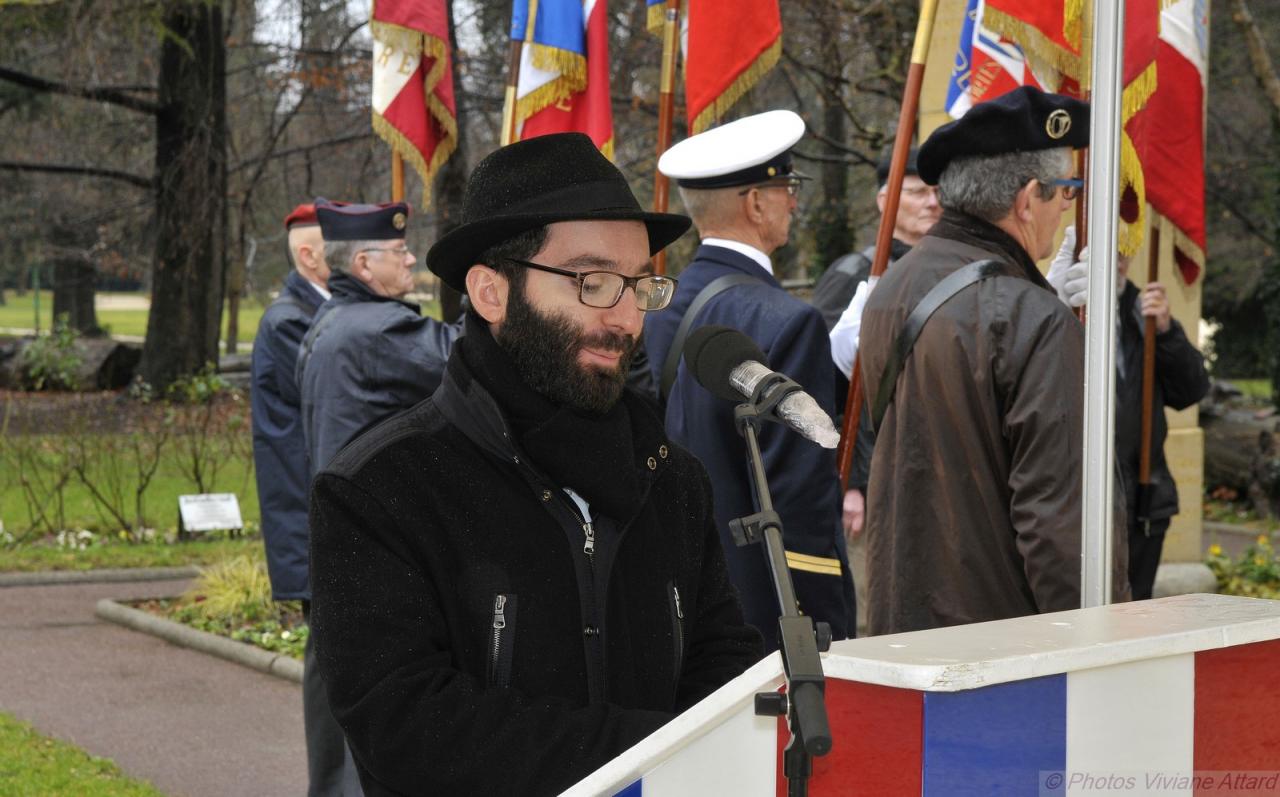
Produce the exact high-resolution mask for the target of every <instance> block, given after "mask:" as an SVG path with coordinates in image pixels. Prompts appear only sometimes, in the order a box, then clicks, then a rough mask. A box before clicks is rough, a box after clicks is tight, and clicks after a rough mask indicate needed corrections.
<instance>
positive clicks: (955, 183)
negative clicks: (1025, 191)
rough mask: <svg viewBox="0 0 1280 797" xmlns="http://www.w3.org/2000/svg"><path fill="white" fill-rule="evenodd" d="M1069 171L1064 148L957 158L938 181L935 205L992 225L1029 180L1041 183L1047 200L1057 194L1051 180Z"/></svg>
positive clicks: (1007, 209)
mask: <svg viewBox="0 0 1280 797" xmlns="http://www.w3.org/2000/svg"><path fill="white" fill-rule="evenodd" d="M1070 168H1071V150H1070V149H1068V148H1066V147H1057V148H1055V149H1041V150H1034V151H1032V152H1008V153H1005V154H1003V155H985V156H984V155H973V156H969V157H964V158H956V159H955V160H953V161H951V163H949V164H948V165H947V168H946V169H945V170H944V171H943V172H942V177H941V179H939V180H938V203H939V204H941V205H942V207H943V208H944V209H946V210H958V211H960V212H961V213H967V214H969V215H970V216H977V217H978V218H980V219H983V220H984V221H989V222H993V223H994V222H996V221H999V220H1000V219H1002V218H1004V217H1005V216H1007V215H1008V214H1009V211H1011V210H1012V209H1013V202H1014V199H1015V198H1016V197H1017V196H1018V192H1019V191H1021V190H1022V187H1023V186H1025V185H1026V184H1027V181H1028V180H1037V181H1038V182H1039V183H1040V187H1039V192H1040V198H1041V199H1043V200H1045V201H1048V200H1049V199H1052V198H1053V195H1054V192H1056V191H1057V188H1056V187H1055V186H1054V185H1053V184H1052V183H1051V181H1052V180H1056V179H1058V178H1060V177H1062V174H1063V173H1064V172H1066V171H1067V170H1068V169H1070Z"/></svg>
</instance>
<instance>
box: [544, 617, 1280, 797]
mask: <svg viewBox="0 0 1280 797" xmlns="http://www.w3.org/2000/svg"><path fill="white" fill-rule="evenodd" d="M823 667H824V669H825V671H826V675H827V691H826V703H827V709H828V712H829V715H830V720H831V730H832V734H833V737H834V745H833V748H832V751H831V753H830V754H829V755H827V756H825V757H822V758H817V759H814V775H813V778H812V779H811V780H810V787H809V789H810V792H809V793H810V794H812V795H815V797H822V796H823V795H853V794H859V795H876V796H877V797H881V796H884V797H888V796H890V795H917V796H918V795H922V794H923V795H946V796H947V797H951V796H952V795H974V796H975V797H978V796H979V795H981V796H982V797H987V796H988V795H1005V794H1007V795H1071V794H1126V795H1128V794H1162V795H1164V794H1168V795H1173V794H1186V795H1192V794H1216V793H1222V794H1228V793H1230V794H1280V601H1268V600H1258V599H1253V598H1238V597H1231V596H1225V595H1180V596H1175V597H1171V598H1161V599H1158V600H1150V601H1139V602H1135V603H1123V604H1115V605H1112V606H1103V607H1098V608H1092V609H1078V610H1074V611H1066V612H1057V613H1053V614H1042V615H1034V616H1030V617H1019V618H1015V619H1011V620H1000V621H996V622H989V623H975V624H972V625H964V626H954V627H951V628H940V629H935V630H931V631H917V632H912V633H906V634H893V635H887V636H879V637H869V638H866V639H856V640H846V641H843V642H836V643H834V644H833V645H832V646H831V650H830V652H828V653H826V654H823ZM783 684H784V678H783V673H782V662H781V659H780V657H779V655H778V654H777V653H774V654H771V655H770V656H768V657H766V658H765V659H763V660H761V661H760V662H758V663H757V664H756V665H755V666H753V667H752V668H751V669H749V670H747V672H745V673H743V674H742V675H741V676H739V677H738V678H736V679H734V680H733V681H730V682H729V683H727V684H725V685H724V686H723V687H721V688H720V689H719V690H717V691H716V692H715V693H713V694H712V695H710V696H709V697H707V698H706V699H705V700H703V701H702V702H700V703H699V704H698V705H696V706H694V707H693V708H691V709H689V710H688V711H686V712H685V713H683V714H681V715H680V716H679V717H676V718H675V719H674V720H672V721H671V722H670V723H668V724H667V725H665V726H664V727H662V728H660V729H659V730H658V731H656V732H655V733H653V734H652V735H650V736H649V737H648V738H646V739H645V740H643V741H642V742H640V743H639V744H637V745H636V746H634V747H632V748H631V749H630V750H628V751H626V752H625V753H623V754H622V755H620V756H618V757H617V758H615V759H614V760H613V761H611V762H609V763H608V764H606V765H605V766H603V767H601V768H600V769H598V770H596V771H595V772H594V773H592V774H591V775H589V776H588V777H586V778H584V779H583V780H582V781H580V782H579V783H578V784H577V785H575V786H574V787H573V788H571V789H569V790H568V791H566V792H564V794H565V795H566V796H567V797H588V795H593V796H594V795H619V796H623V797H640V796H641V795H643V797H659V796H661V797H694V796H695V795H697V797H707V796H708V795H734V796H735V797H756V796H759V797H765V795H768V796H769V797H774V795H784V794H785V793H786V784H785V782H784V780H783V777H782V759H781V752H782V748H783V746H785V744H786V742H787V736H788V735H787V729H786V727H785V719H782V720H780V719H778V718H774V717H757V716H756V715H755V713H754V708H753V702H754V695H755V694H756V693H757V692H762V691H769V690H777V689H780V688H783Z"/></svg>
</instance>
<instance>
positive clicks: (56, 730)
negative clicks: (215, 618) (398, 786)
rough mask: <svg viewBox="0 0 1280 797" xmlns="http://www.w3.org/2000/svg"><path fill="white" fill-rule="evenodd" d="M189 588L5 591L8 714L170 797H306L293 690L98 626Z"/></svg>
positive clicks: (3, 692) (0, 647) (3, 695)
mask: <svg viewBox="0 0 1280 797" xmlns="http://www.w3.org/2000/svg"><path fill="white" fill-rule="evenodd" d="M187 585H188V582H185V581H167V582H166V581H159V582H157V581H152V582H137V583H125V584H77V585H59V586H44V587H8V588H3V589H0V711H4V712H7V713H9V714H13V715H15V716H18V717H20V718H22V719H24V720H26V721H28V722H30V723H31V724H33V725H34V726H35V727H36V728H37V729H39V730H40V731H41V732H43V733H45V734H48V735H52V736H55V737H57V738H60V739H65V740H66V741H69V742H71V743H73V744H76V745H78V746H79V747H82V748H84V749H85V750H88V751H89V752H90V753H93V754H94V755H99V756H106V757H108V758H111V759H113V760H114V761H115V762H116V763H117V764H119V765H120V767H121V768H122V769H123V770H124V771H125V772H127V773H128V774H130V775H132V776H134V777H138V778H143V779H146V780H149V781H151V782H152V783H153V784H155V786H156V787H157V788H158V789H160V790H161V791H162V792H164V793H165V794H167V795H173V796H174V797H179V796H181V797H206V796H207V797H225V796H226V795H244V796H245V797H253V796H254V795H263V796H264V797H277V795H279V796H280V797H288V795H301V794H304V793H305V792H306V752H305V745H304V740H303V733H302V692H301V690H300V688H299V687H298V686H297V685H296V684H292V683H289V682H287V681H284V680H282V679H279V678H275V677H272V676H268V675H263V674H261V673H258V672H255V671H253V670H250V669H248V668H246V667H241V666H240V665H237V664H231V663H230V662H226V661H222V660H221V659H215V658H213V657H211V656H206V655H204V654H200V653H195V652H193V651H190V650H187V649H185V648H180V647H177V646H174V645H170V644H169V643H167V642H164V641H162V640H159V639H156V638H155V637H151V636H148V635H146V634H141V633H139V632H136V631H130V630H128V629H125V628H122V627H120V626H117V625H114V624H111V623H106V622H103V621H100V620H98V619H97V618H96V617H94V614H93V610H94V605H95V604H96V603H97V601H98V600H99V599H100V598H114V599H117V600H127V599H131V598H147V597H162V596H167V595H176V594H178V593H179V592H181V591H182V590H184V589H186V587H187Z"/></svg>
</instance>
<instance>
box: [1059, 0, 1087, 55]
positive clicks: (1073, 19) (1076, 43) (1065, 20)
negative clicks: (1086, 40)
mask: <svg viewBox="0 0 1280 797" xmlns="http://www.w3.org/2000/svg"><path fill="white" fill-rule="evenodd" d="M1083 25H1084V0H1067V1H1066V2H1065V3H1063V4H1062V38H1064V39H1066V40H1067V43H1068V44H1070V45H1072V46H1073V47H1075V48H1076V52H1079V51H1080V30H1081V28H1082V27H1083Z"/></svg>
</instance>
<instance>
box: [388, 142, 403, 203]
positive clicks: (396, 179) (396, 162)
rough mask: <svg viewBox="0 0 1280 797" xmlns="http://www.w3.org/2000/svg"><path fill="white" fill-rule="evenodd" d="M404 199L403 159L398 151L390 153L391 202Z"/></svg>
mask: <svg viewBox="0 0 1280 797" xmlns="http://www.w3.org/2000/svg"><path fill="white" fill-rule="evenodd" d="M403 199H404V158H403V157H401V155H400V152H399V150H392V151H391V201H392V202H400V201H401V200H403Z"/></svg>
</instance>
